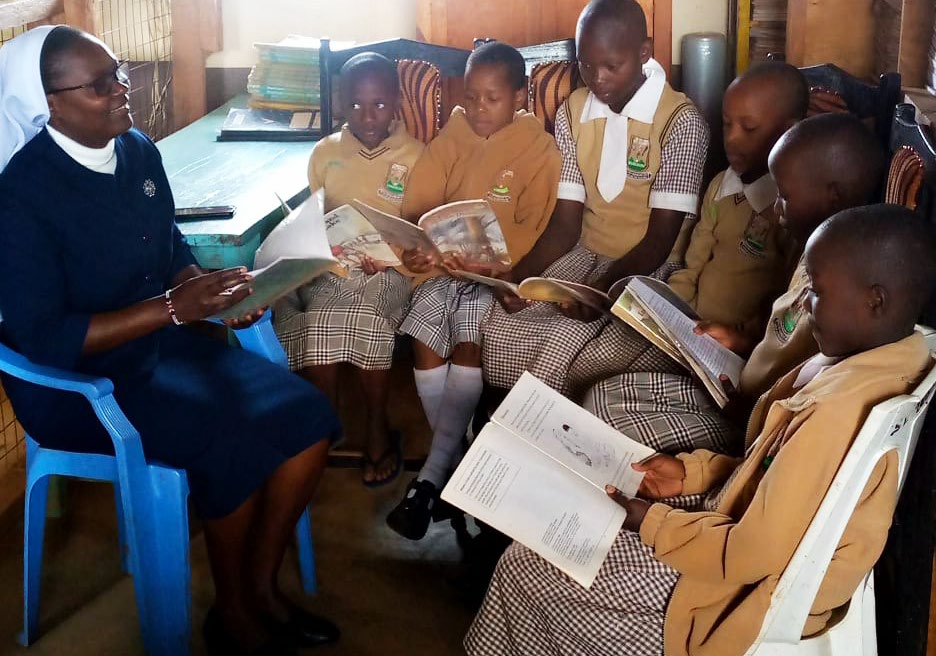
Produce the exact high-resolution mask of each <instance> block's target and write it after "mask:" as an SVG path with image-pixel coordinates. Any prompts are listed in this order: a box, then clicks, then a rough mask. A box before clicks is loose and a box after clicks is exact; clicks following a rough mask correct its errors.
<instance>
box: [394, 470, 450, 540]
mask: <svg viewBox="0 0 936 656" xmlns="http://www.w3.org/2000/svg"><path fill="white" fill-rule="evenodd" d="M438 501H439V490H438V489H437V488H436V486H435V485H433V484H432V483H430V482H429V481H418V480H416V479H413V480H412V481H411V482H410V484H409V485H407V486H406V495H405V496H404V497H403V500H402V501H400V503H399V504H398V505H397V507H396V508H394V509H393V510H391V511H390V514H389V515H387V526H389V527H390V528H392V529H393V530H394V531H396V532H397V533H399V534H400V535H402V536H403V537H404V538H408V539H410V540H422V539H423V537H424V536H425V535H426V531H427V530H428V529H429V522H430V520H431V519H432V510H433V508H435V505H436V503H438Z"/></svg>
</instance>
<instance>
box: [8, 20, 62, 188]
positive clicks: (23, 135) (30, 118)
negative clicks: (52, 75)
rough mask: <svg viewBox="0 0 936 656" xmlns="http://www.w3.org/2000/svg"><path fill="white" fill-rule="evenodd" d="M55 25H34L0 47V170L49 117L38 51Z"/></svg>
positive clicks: (40, 50) (40, 128)
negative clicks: (34, 26)
mask: <svg viewBox="0 0 936 656" xmlns="http://www.w3.org/2000/svg"><path fill="white" fill-rule="evenodd" d="M56 27H57V26H55V25H43V26H41V27H36V28H33V29H31V30H29V31H28V32H26V33H25V34H21V35H19V36H18V37H16V38H15V39H12V40H11V41H8V42H7V43H6V44H5V45H4V46H3V47H2V48H0V171H3V169H5V168H6V165H7V164H8V163H9V162H10V159H11V158H12V157H13V155H15V154H16V153H17V152H18V151H19V149H20V148H22V147H23V146H25V145H26V144H27V143H28V142H29V140H30V139H32V138H33V137H35V136H36V135H37V134H39V132H41V131H42V128H43V127H44V126H45V124H46V123H47V122H48V121H49V105H48V103H47V102H46V96H45V92H44V91H43V90H42V77H41V75H40V74H39V55H40V53H41V52H42V44H43V43H44V42H45V39H46V37H47V36H48V35H49V32H51V31H52V30H53V29H55V28H56Z"/></svg>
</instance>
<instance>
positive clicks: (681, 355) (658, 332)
mask: <svg viewBox="0 0 936 656" xmlns="http://www.w3.org/2000/svg"><path fill="white" fill-rule="evenodd" d="M611 312H612V314H614V315H615V316H616V317H618V318H619V319H621V320H622V321H624V322H625V323H626V324H628V325H629V326H631V327H632V328H633V329H634V330H636V331H637V332H639V333H640V334H641V335H643V336H644V337H645V338H646V339H647V340H649V341H650V343H652V344H653V345H654V346H656V347H657V348H659V349H660V350H661V351H663V352H664V353H666V354H667V355H669V356H670V357H671V358H673V359H674V360H675V361H676V362H678V363H679V364H681V365H683V366H684V367H686V368H687V369H688V370H689V371H691V372H693V373H694V374H695V375H696V376H698V378H699V380H701V381H702V384H703V385H704V386H705V389H706V390H708V392H709V394H711V395H712V398H713V399H715V402H716V403H718V405H719V407H722V408H723V407H725V405H726V404H727V403H728V396H727V395H726V394H725V389H724V387H723V385H722V382H721V380H720V379H719V378H720V376H721V374H725V375H726V376H728V379H729V380H730V381H731V384H732V385H734V387H735V388H737V387H738V382H739V380H740V378H741V369H742V368H743V367H744V359H743V358H742V357H741V356H739V355H738V354H736V353H734V352H732V351H730V350H728V349H726V348H725V347H724V346H722V345H721V344H719V343H718V342H717V341H716V340H715V339H713V338H712V337H710V336H709V335H697V334H696V333H695V332H694V328H695V326H696V323H697V322H698V320H699V317H698V315H696V314H695V312H694V311H693V310H692V309H691V308H690V307H689V306H688V305H687V304H686V302H685V301H683V300H682V299H681V298H679V297H678V296H676V294H675V293H674V292H673V290H672V289H670V287H669V286H668V285H666V284H665V283H662V282H660V281H658V280H653V279H650V278H645V277H643V276H640V277H637V276H635V277H633V278H631V279H630V280H629V281H628V282H627V284H626V286H625V287H624V289H623V290H622V291H621V295H620V296H619V297H618V299H617V301H615V303H614V306H613V307H612V308H611Z"/></svg>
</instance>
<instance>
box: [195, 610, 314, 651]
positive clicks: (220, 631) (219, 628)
mask: <svg viewBox="0 0 936 656" xmlns="http://www.w3.org/2000/svg"><path fill="white" fill-rule="evenodd" d="M202 633H203V635H204V636H205V648H206V651H207V652H208V654H209V655H210V656H296V650H295V649H294V648H293V645H292V644H290V643H288V642H285V641H284V640H283V638H282V637H280V636H274V637H273V638H272V639H271V640H270V641H269V642H267V643H265V644H263V645H260V646H259V647H256V648H254V649H251V650H247V649H244V648H243V647H242V646H241V645H240V643H238V642H237V641H236V640H235V639H234V637H233V636H231V635H230V634H229V633H228V632H227V631H225V630H224V625H223V624H222V623H221V617H220V616H219V615H218V614H217V613H216V612H215V610H214V608H210V609H209V610H208V615H207V616H206V617H205V624H204V625H203V626H202Z"/></svg>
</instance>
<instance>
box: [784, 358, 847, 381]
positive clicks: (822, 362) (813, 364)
mask: <svg viewBox="0 0 936 656" xmlns="http://www.w3.org/2000/svg"><path fill="white" fill-rule="evenodd" d="M842 360H844V358H842V357H830V356H828V355H823V354H822V353H817V354H816V355H814V356H813V357H811V358H810V359H809V360H807V361H806V363H805V364H804V365H803V366H802V367H801V368H800V370H799V373H798V374H797V375H796V380H794V381H793V389H799V388H801V387H803V386H804V385H807V384H808V383H810V382H812V381H813V379H815V378H816V377H817V376H818V375H819V374H821V373H822V372H823V371H825V370H826V369H828V368H829V367H832V366H834V365H836V364H838V363H839V362H841V361H842Z"/></svg>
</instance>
